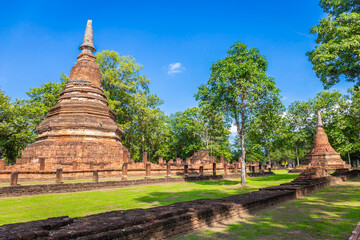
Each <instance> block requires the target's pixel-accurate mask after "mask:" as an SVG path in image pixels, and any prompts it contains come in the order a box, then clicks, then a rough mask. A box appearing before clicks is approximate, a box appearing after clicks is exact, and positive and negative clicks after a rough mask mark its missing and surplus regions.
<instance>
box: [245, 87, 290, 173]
mask: <svg viewBox="0 0 360 240" xmlns="http://www.w3.org/2000/svg"><path fill="white" fill-rule="evenodd" d="M284 112H285V107H284V105H283V104H282V102H281V99H280V95H279V90H278V89H274V91H271V92H269V94H267V95H266V96H265V97H264V99H263V100H262V107H261V108H259V109H257V111H255V113H254V117H253V118H252V119H251V123H250V124H249V134H248V136H249V138H251V139H253V141H255V142H257V143H258V144H260V145H261V146H262V148H263V150H264V151H265V152H266V153H267V159H268V163H269V164H270V166H271V151H272V150H275V149H276V148H277V145H278V142H279V141H280V140H281V138H282V135H283V130H284V129H283V125H284V121H283V118H282V115H283V114H284Z"/></svg>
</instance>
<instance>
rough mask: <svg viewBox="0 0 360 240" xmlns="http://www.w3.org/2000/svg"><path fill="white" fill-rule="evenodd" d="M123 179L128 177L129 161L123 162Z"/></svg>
mask: <svg viewBox="0 0 360 240" xmlns="http://www.w3.org/2000/svg"><path fill="white" fill-rule="evenodd" d="M121 175H122V178H121V180H123V181H126V180H127V179H128V163H123V165H122V168H121Z"/></svg>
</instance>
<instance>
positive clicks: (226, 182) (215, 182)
mask: <svg viewBox="0 0 360 240" xmlns="http://www.w3.org/2000/svg"><path fill="white" fill-rule="evenodd" d="M240 182H241V180H239V179H234V180H229V179H223V180H207V181H199V182H193V183H194V184H199V185H237V184H239V183H240Z"/></svg>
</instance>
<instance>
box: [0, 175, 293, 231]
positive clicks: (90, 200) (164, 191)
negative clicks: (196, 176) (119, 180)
mask: <svg viewBox="0 0 360 240" xmlns="http://www.w3.org/2000/svg"><path fill="white" fill-rule="evenodd" d="M296 176H297V174H288V173H287V171H281V170H279V171H276V175H271V176H264V177H257V178H255V177H253V178H248V179H247V183H248V186H247V187H239V186H237V184H239V183H240V179H231V180H220V181H201V182H186V183H173V184H162V185H151V186H150V185H148V186H138V187H133V188H121V189H113V190H103V191H91V192H77V193H66V194H48V195H38V196H28V197H18V198H3V199H0V206H1V208H0V225H4V224H9V223H17V222H27V221H32V220H39V219H46V218H49V217H58V216H70V217H79V216H86V215H90V214H96V213H101V212H107V211H114V210H126V209H132V208H150V207H156V206H163V205H168V204H171V203H175V202H182V201H191V200H195V199H201V198H222V197H225V196H229V195H234V194H241V193H246V192H251V191H256V190H258V189H259V188H262V187H267V186H275V185H279V184H280V183H284V182H289V181H291V180H293V179H294V178H296Z"/></svg>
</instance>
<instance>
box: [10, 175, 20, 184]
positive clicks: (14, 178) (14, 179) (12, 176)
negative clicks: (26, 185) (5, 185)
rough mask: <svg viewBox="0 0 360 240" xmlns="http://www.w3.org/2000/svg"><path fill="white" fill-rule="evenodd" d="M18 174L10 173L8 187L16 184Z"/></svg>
mask: <svg viewBox="0 0 360 240" xmlns="http://www.w3.org/2000/svg"><path fill="white" fill-rule="evenodd" d="M18 178H19V173H18V172H12V173H11V176H10V186H16V185H17V184H18Z"/></svg>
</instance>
